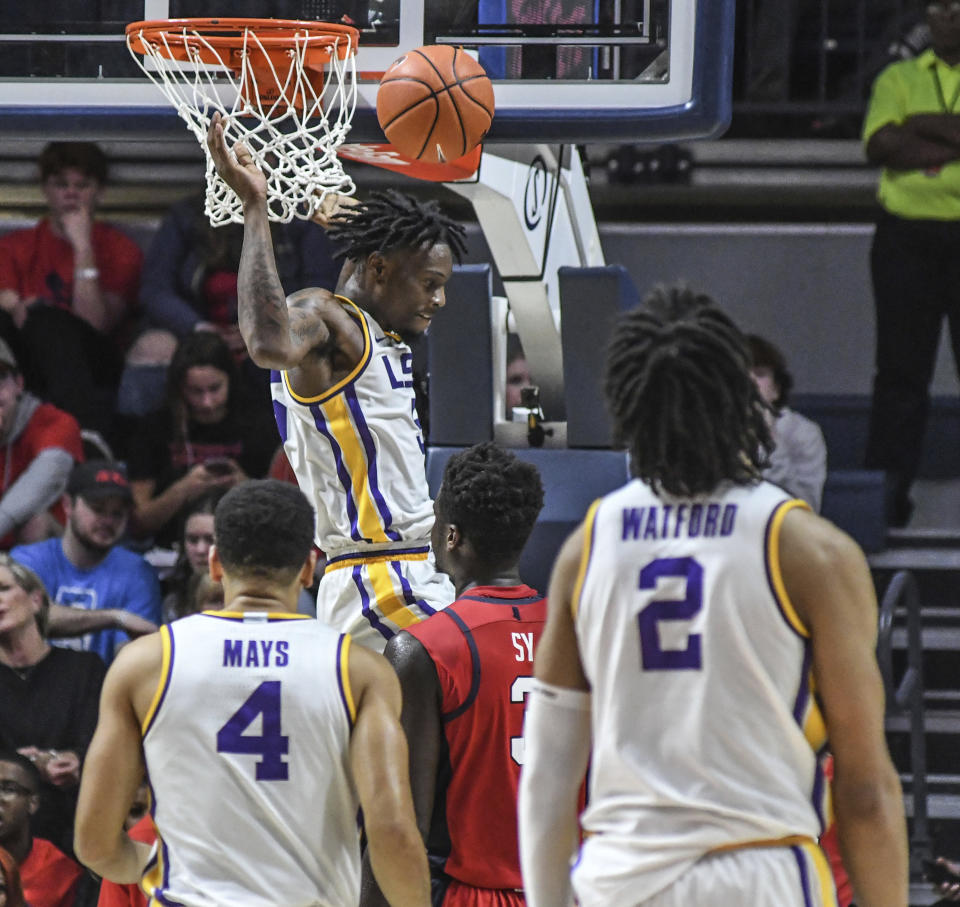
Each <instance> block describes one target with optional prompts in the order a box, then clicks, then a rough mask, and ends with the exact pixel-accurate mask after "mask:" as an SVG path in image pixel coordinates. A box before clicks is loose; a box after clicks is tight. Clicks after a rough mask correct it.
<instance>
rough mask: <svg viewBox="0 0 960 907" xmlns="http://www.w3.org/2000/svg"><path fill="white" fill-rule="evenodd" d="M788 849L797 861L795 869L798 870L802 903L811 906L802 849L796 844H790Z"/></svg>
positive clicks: (805, 862) (808, 881)
mask: <svg viewBox="0 0 960 907" xmlns="http://www.w3.org/2000/svg"><path fill="white" fill-rule="evenodd" d="M790 850H791V851H792V852H793V857H794V859H795V860H796V861H797V869H799V870H800V887H801V889H803V905H804V907H813V902H812V901H811V900H810V878H809V876H808V875H807V861H806V858H805V857H804V855H803V850H802V849H801V848H799V847H797V846H796V845H794V846H792V847H791V848H790Z"/></svg>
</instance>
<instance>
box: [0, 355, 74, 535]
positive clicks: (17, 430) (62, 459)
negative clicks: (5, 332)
mask: <svg viewBox="0 0 960 907" xmlns="http://www.w3.org/2000/svg"><path fill="white" fill-rule="evenodd" d="M82 459H83V441H82V439H81V437H80V426H79V425H77V421H76V419H74V418H73V416H71V415H69V414H68V413H65V412H63V410H60V409H57V407H55V406H53V405H51V404H50V403H42V402H41V401H40V400H39V399H37V398H36V397H35V396H34V395H33V394H31V393H28V392H26V391H25V390H24V389H23V375H22V374H21V372H20V367H19V365H18V364H17V360H16V357H15V356H14V355H13V351H12V350H11V349H10V345H9V344H8V343H6V342H4V341H3V340H0V470H2V476H3V480H2V487H0V548H3V549H4V550H6V549H8V548H9V547H10V546H11V545H13V544H15V543H16V542H17V541H21V542H34V541H37V540H38V539H43V538H47V537H48V536H49V535H51V534H55V533H56V532H58V531H59V527H60V526H61V525H62V524H63V520H64V515H63V509H62V507H61V506H60V503H59V501H60V496H61V495H62V494H63V489H64V488H65V487H66V484H67V477H68V476H69V475H70V470H71V469H72V468H73V464H74V462H75V461H76V462H79V461H80V460H82Z"/></svg>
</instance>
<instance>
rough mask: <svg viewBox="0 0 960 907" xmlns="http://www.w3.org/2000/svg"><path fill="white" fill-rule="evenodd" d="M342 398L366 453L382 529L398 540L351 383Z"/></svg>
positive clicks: (372, 447)
mask: <svg viewBox="0 0 960 907" xmlns="http://www.w3.org/2000/svg"><path fill="white" fill-rule="evenodd" d="M343 399H344V400H345V401H346V403H347V406H348V407H349V409H350V414H351V415H352V416H353V424H354V426H355V427H356V429H357V435H358V436H359V437H360V443H361V444H362V445H363V451H364V453H365V454H366V455H367V480H368V481H369V483H370V494H371V495H372V496H373V500H374V502H375V503H376V505H377V510H378V511H379V512H380V519H381V521H382V522H383V531H384V532H385V533H386V536H387V538H388V539H390V540H391V541H394V542H398V541H400V533H399V532H397V530H396V529H391V528H390V527H391V526H392V525H393V514H392V513H391V512H390V508H389V507H388V506H387V502H386V500H385V499H384V497H383V494H382V492H381V491H380V484H379V479H378V471H377V447H376V445H375V444H374V443H373V437H372V436H371V434H370V428H369V426H368V425H367V419H366V416H364V414H363V408H362V407H361V406H360V401H359V400H358V399H357V388H356V386H355V385H353V384H351V385H350V386H349V387H346V388H344V391H343Z"/></svg>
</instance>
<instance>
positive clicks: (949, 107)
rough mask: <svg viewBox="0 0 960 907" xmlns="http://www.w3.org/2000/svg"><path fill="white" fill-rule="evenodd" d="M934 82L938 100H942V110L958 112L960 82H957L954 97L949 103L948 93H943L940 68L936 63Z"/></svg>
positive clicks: (944, 111) (934, 66)
mask: <svg viewBox="0 0 960 907" xmlns="http://www.w3.org/2000/svg"><path fill="white" fill-rule="evenodd" d="M932 72H933V84H934V86H935V87H936V89H937V100H938V101H939V102H940V110H941V111H942V112H943V113H956V112H957V111H956V109H955V108H956V106H957V101H958V100H960V82H958V83H957V87H956V88H955V89H954V92H953V97H952V98H950V103H949V104H947V98H946V95H945V94H944V93H943V84H942V83H941V82H940V70H939V68H938V67H937V65H936V64H934V65H933V69H932Z"/></svg>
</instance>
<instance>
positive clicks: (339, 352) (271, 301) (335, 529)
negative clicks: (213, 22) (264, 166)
mask: <svg viewBox="0 0 960 907" xmlns="http://www.w3.org/2000/svg"><path fill="white" fill-rule="evenodd" d="M208 145H209V147H210V153H211V155H212V157H213V160H214V162H215V164H216V167H217V170H218V172H219V173H220V175H221V176H222V177H223V178H224V180H226V182H227V183H228V184H229V185H230V186H231V188H233V190H234V191H235V192H236V193H237V195H238V196H239V197H240V199H241V201H242V203H243V209H244V243H243V253H242V256H241V259H240V272H239V286H238V293H239V321H240V331H241V333H242V334H243V338H244V341H245V343H246V345H247V349H248V351H249V353H250V358H251V359H253V361H254V362H256V363H257V365H260V366H262V367H264V368H270V369H272V370H273V373H272V376H271V382H272V384H271V386H272V393H273V399H274V410H275V412H276V417H277V425H278V427H279V429H280V436H281V438H282V440H283V443H284V450H285V451H286V454H287V457H288V459H289V461H290V465H291V466H292V467H293V470H294V472H295V473H296V476H297V481H298V482H299V484H300V487H301V488H302V489H303V491H304V492H305V493H306V494H307V496H308V497H309V498H310V499H311V500H312V501H313V503H314V505H315V507H316V510H317V533H316V543H317V545H318V546H319V547H320V549H321V550H322V551H324V552H325V554H326V555H327V566H326V570H325V574H324V578H323V581H322V582H321V584H320V594H319V597H318V601H317V616H318V617H319V618H321V619H322V620H325V621H326V622H327V623H330V624H331V625H333V626H335V627H337V628H339V629H340V630H343V631H345V632H349V633H350V634H351V635H352V636H353V638H354V639H355V640H356V641H357V642H359V643H362V644H363V645H367V646H370V647H371V648H374V649H377V650H378V651H382V650H383V647H384V646H385V645H386V642H387V640H388V639H390V638H391V637H392V636H393V635H394V634H395V633H396V632H397V631H398V630H402V629H405V628H406V627H410V626H413V625H414V624H416V623H419V622H420V621H421V620H423V618H424V617H426V616H428V615H430V614H432V613H434V611H436V610H438V609H440V608H443V607H445V606H446V605H448V604H449V603H450V602H451V601H453V597H454V593H453V586H452V585H451V584H450V582H449V580H448V579H447V578H446V577H445V576H443V575H442V574H439V573H437V571H436V569H435V566H434V561H433V556H432V553H431V551H430V542H429V537H430V529H431V527H432V525H433V507H432V504H431V502H430V495H429V492H428V490H427V482H426V476H425V471H424V446H423V438H422V436H421V433H420V425H419V422H418V420H417V414H416V409H415V407H414V389H413V375H412V355H411V352H410V348H409V347H408V346H407V344H406V343H405V342H404V340H403V337H404V336H409V335H417V334H422V333H423V332H424V331H426V330H427V328H428V327H429V325H430V320H431V319H432V318H433V317H434V315H436V314H437V312H439V310H440V309H441V308H443V306H444V304H445V301H446V300H445V297H444V285H445V284H446V282H447V281H448V280H449V278H450V275H451V273H452V271H453V259H454V257H455V256H456V257H459V255H460V252H461V251H462V249H463V228H462V227H461V226H460V225H458V224H456V223H455V222H454V221H452V220H450V219H449V218H447V217H445V216H444V215H443V214H442V213H440V211H439V210H438V208H437V206H436V205H435V204H433V203H430V204H425V205H421V204H419V203H417V202H416V201H414V200H413V199H410V198H408V197H406V196H402V195H400V194H398V193H393V192H391V193H387V194H383V195H377V196H375V197H374V198H373V199H371V201H369V202H367V203H366V204H361V205H357V206H353V207H348V208H344V209H343V210H342V211H341V212H340V213H338V214H336V215H334V217H333V218H332V220H331V222H330V226H329V228H328V231H327V232H328V234H329V235H330V238H331V239H332V240H333V241H334V243H336V244H337V245H341V246H343V251H342V252H341V255H343V256H344V257H345V258H346V262H345V265H344V268H343V271H342V272H341V276H340V282H339V285H338V287H337V293H336V294H333V293H330V292H329V291H327V290H323V289H318V288H310V289H304V290H300V291H299V292H297V293H294V294H292V295H291V296H290V298H289V299H286V298H285V297H284V293H283V289H282V288H281V286H280V281H279V279H278V277H277V271H276V266H275V264H274V259H273V246H272V243H271V239H270V229H269V223H268V221H267V206H266V181H265V179H264V177H263V175H262V174H261V173H260V171H259V170H257V168H256V166H255V165H254V163H253V160H252V158H251V157H250V154H249V152H248V151H247V149H246V148H244V146H243V145H238V146H237V147H236V149H235V152H234V153H230V152H229V151H228V149H227V147H226V142H225V139H224V136H223V127H222V124H221V121H220V117H219V114H215V115H214V119H213V123H212V124H211V126H210V132H209V135H208Z"/></svg>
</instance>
